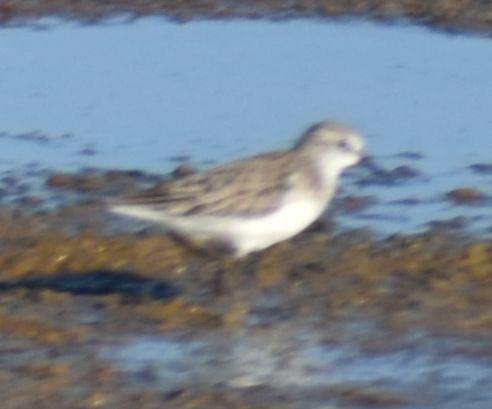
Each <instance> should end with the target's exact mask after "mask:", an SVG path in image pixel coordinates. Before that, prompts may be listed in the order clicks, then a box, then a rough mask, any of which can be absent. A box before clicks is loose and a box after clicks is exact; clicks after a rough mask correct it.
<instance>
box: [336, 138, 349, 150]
mask: <svg viewBox="0 0 492 409" xmlns="http://www.w3.org/2000/svg"><path fill="white" fill-rule="evenodd" d="M337 146H338V147H339V148H340V149H342V150H344V151H349V150H350V144H349V143H348V142H347V141H346V140H345V139H340V140H338V141H337Z"/></svg>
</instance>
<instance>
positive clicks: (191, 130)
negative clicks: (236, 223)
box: [0, 18, 492, 232]
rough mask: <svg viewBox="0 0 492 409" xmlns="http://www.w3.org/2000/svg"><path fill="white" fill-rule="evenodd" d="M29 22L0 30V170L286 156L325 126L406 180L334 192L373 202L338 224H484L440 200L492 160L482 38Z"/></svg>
mask: <svg viewBox="0 0 492 409" xmlns="http://www.w3.org/2000/svg"><path fill="white" fill-rule="evenodd" d="M36 26H37V27H38V28H37V29H30V28H9V29H3V30H2V32H1V36H0V58H1V60H2V61H3V63H2V80H1V82H0V91H1V92H2V95H4V98H2V100H1V101H0V123H1V128H0V132H1V133H0V136H1V139H0V142H1V146H2V151H1V153H0V166H1V167H2V168H3V169H12V168H14V169H19V168H21V167H22V166H25V165H27V164H31V165H32V164H33V163H34V164H37V165H38V166H39V167H41V168H45V167H47V168H49V169H58V170H61V169H78V168H82V167H87V166H96V167H105V168H114V167H117V168H132V169H133V168H136V169H142V170H148V171H153V172H166V171H169V170H171V169H172V168H173V167H174V166H175V165H176V162H177V161H180V160H182V159H188V160H189V161H190V162H191V163H192V164H193V165H194V166H196V167H204V166H209V165H210V164H214V163H219V162H222V161H226V160H230V159H233V158H237V157H240V156H244V155H249V154H254V153H258V152H263V151H266V150H272V149H282V148H286V147H288V146H290V144H291V143H292V141H293V140H295V138H296V137H297V136H298V134H299V133H300V132H301V131H302V130H303V129H304V128H305V127H306V126H308V125H310V124H312V123H313V122H316V121H319V120H322V119H325V118H336V119H341V120H344V121H347V122H349V123H352V124H354V125H355V126H356V127H358V128H359V129H360V130H361V131H362V132H363V133H364V134H365V135H366V137H367V140H368V151H369V154H370V155H372V156H373V157H374V158H375V159H376V160H377V162H378V164H379V165H380V166H383V167H384V168H387V169H392V168H394V167H395V166H399V165H409V166H411V168H412V169H413V170H416V171H417V172H418V173H419V175H418V176H417V177H413V178H408V179H402V180H396V181H395V183H389V184H388V183H387V184H385V185H384V186H378V185H377V184H369V185H368V186H366V185H363V184H362V185H363V186H361V184H355V185H354V186H352V185H350V183H346V185H347V186H350V189H348V192H349V193H354V194H357V195H371V196H374V197H375V198H376V200H375V204H374V205H372V206H369V208H367V209H366V210H364V211H363V212H361V213H360V214H358V215H357V217H352V216H345V217H344V218H342V219H340V220H343V221H344V222H345V224H348V225H352V226H355V227H369V228H371V229H373V230H375V231H382V232H396V231H412V230H415V229H419V228H421V227H422V226H424V225H425V223H427V222H429V221H433V220H436V219H448V218H451V217H456V216H460V215H464V216H466V217H468V219H470V220H472V221H474V223H475V224H474V226H477V227H480V228H481V229H482V230H487V229H489V228H490V226H491V217H490V216H491V212H490V201H489V202H488V203H487V205H486V206H475V207H473V206H471V207H470V206H466V207H463V206H457V205H455V204H453V203H449V202H448V201H446V200H444V199H443V195H444V194H445V193H446V192H447V191H449V190H451V189H454V188H457V187H462V186H475V187H478V188H481V189H482V190H483V191H485V192H487V191H490V186H491V184H492V177H491V175H490V174H477V173H475V172H472V171H471V170H470V169H469V166H470V165H472V164H475V163H482V162H485V163H490V162H491V161H492V159H491V154H490V152H491V151H492V136H491V135H492V119H491V118H490V109H489V107H490V106H491V105H492V93H491V92H490V87H488V83H489V80H490V78H489V76H490V72H491V71H492V48H491V47H490V39H486V38H480V37H466V36H462V35H454V36H451V35H445V34H442V33H435V32H431V31H429V30H426V29H423V28H415V27H402V26H377V25H374V24H370V23H365V22H359V23H351V24H340V23H332V24H328V23H324V22H323V23H322V22H314V21H307V20H306V21H303V20H301V21H292V22H283V23H272V22H262V21H255V22H250V21H248V22H244V21H243V22H241V21H235V22H193V23H192V24H184V25H179V24H175V23H169V22H165V21H163V20H161V19H157V18H148V19H143V20H139V21H137V22H135V23H132V24H122V23H118V22H117V21H115V22H114V23H108V24H106V25H97V26H79V25H76V24H73V23H64V22H60V21H56V20H42V21H41V22H39V23H37V24H36ZM402 152H403V153H408V152H410V153H416V154H418V156H421V158H415V156H412V155H407V157H406V158H405V157H401V156H396V157H395V155H397V154H400V153H402ZM356 174H357V173H356ZM355 179H356V180H357V178H355ZM408 199H409V200H410V201H411V202H412V204H406V205H403V204H401V201H402V200H408ZM415 202H416V203H415Z"/></svg>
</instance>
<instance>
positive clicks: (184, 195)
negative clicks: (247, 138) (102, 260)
mask: <svg viewBox="0 0 492 409" xmlns="http://www.w3.org/2000/svg"><path fill="white" fill-rule="evenodd" d="M293 171H294V169H293V167H292V166H291V158H290V155H289V153H288V152H278V153H270V154H265V155H260V156H256V157H254V158H249V159H244V160H240V161H236V162H232V163H230V164H226V165H222V166H219V167H216V168H212V169H210V170H208V171H204V172H199V173H196V174H192V175H190V176H186V177H184V178H181V179H177V180H173V181H170V182H168V183H166V184H164V185H163V186H162V188H160V189H159V191H158V192H152V191H150V192H147V193H144V194H138V195H135V196H131V197H125V198H121V199H117V200H115V201H113V202H112V203H110V206H111V207H117V206H135V207H141V208H147V209H148V210H152V211H161V212H163V213H166V214H168V215H175V216H188V215H202V216H223V217H226V216H230V217H234V216H246V217H247V216H254V215H257V214H265V213H268V212H269V211H271V210H273V208H274V207H275V206H276V205H277V204H278V203H279V202H280V201H281V200H282V198H283V196H284V195H285V193H286V192H285V189H286V188H287V187H288V186H289V183H290V180H291V177H290V176H291V174H292V172H293Z"/></svg>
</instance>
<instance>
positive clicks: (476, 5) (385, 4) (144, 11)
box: [0, 0, 492, 31]
mask: <svg viewBox="0 0 492 409" xmlns="http://www.w3.org/2000/svg"><path fill="white" fill-rule="evenodd" d="M156 14H159V15H162V16H165V17H167V18H170V19H172V20H175V21H178V22H187V21H191V20H199V19H203V18H207V19H211V18H213V19H231V18H238V17H239V18H254V19H260V18H262V19H264V18H270V19H275V20H282V19H290V18H299V17H309V18H313V17H314V18H337V17H338V18H344V17H348V18H353V17H356V18H359V17H363V18H368V17H369V18H372V19H377V20H383V21H390V22H392V21H394V20H395V19H408V20H410V21H413V22H417V23H422V24H426V25H432V26H434V27H440V28H444V29H446V30H451V31H455V30H463V29H468V30H480V31H483V30H486V31H489V30H490V26H491V24H492V6H491V5H490V4H489V3H488V2H483V1H477V0H466V1H463V0H441V1H432V2H431V1H426V0H415V1H399V0H356V1H340V0H318V1H308V0H297V1H293V2H283V1H276V0H264V1H248V0H242V1H220V0H216V1H212V0H211V1H197V0H186V1H179V2H175V1H166V0H153V1H139V0H137V1H121V0H118V1H116V0H113V1H104V2H101V1H98V0H89V1H84V2H79V1H71V0H64V1H57V2H53V1H46V0H35V1H30V2H25V1H22V0H20V1H16V0H9V1H8V2H4V3H3V4H1V6H0V20H1V21H2V22H4V23H12V22H13V23H15V22H18V21H28V20H29V19H32V18H38V17H45V16H50V15H59V16H64V17H67V18H74V19H77V20H82V21H86V22H88V23H94V22H100V21H104V19H105V18H108V17H114V16H115V15H116V16H118V15H126V16H127V17H128V18H129V19H134V18H138V17H142V16H149V15H156Z"/></svg>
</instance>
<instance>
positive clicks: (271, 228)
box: [111, 196, 326, 256]
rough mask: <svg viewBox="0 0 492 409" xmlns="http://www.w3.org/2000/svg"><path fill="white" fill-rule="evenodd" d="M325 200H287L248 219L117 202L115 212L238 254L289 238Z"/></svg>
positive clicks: (314, 214)
mask: <svg viewBox="0 0 492 409" xmlns="http://www.w3.org/2000/svg"><path fill="white" fill-rule="evenodd" d="M325 205H326V203H320V202H318V201H315V200H313V198H312V197H309V196H308V197H305V198H303V199H301V200H294V201H289V203H284V205H283V206H280V207H279V208H278V210H275V211H273V212H271V213H268V214H265V215H262V216H258V217H247V218H230V217H212V216H201V215H193V216H186V217H179V216H176V215H171V214H168V213H165V212H163V211H156V210H153V209H152V208H150V207H146V206H139V205H116V206H113V207H112V208H111V210H112V211H113V212H115V213H119V214H123V215H126V216H131V217H136V218H139V219H145V220H150V221H154V222H158V223H160V224H162V225H163V226H164V227H165V228H166V229H168V230H173V231H176V232H178V233H180V234H182V235H183V234H184V235H186V236H190V237H192V238H195V239H205V240H214V241H221V242H224V243H225V244H227V245H229V246H231V247H233V248H234V249H235V250H236V255H237V256H243V255H245V254H247V253H250V252H252V251H256V250H261V249H264V248H266V247H268V246H271V245H272V244H274V243H277V242H279V241H282V240H285V239H288V238H289V237H292V236H293V235H295V234H297V233H299V232H300V231H302V230H304V229H305V228H306V227H307V226H308V225H310V224H311V223H312V222H313V221H314V220H316V219H317V218H318V217H319V215H320V214H321V212H322V211H323V210H324V207H325Z"/></svg>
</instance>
